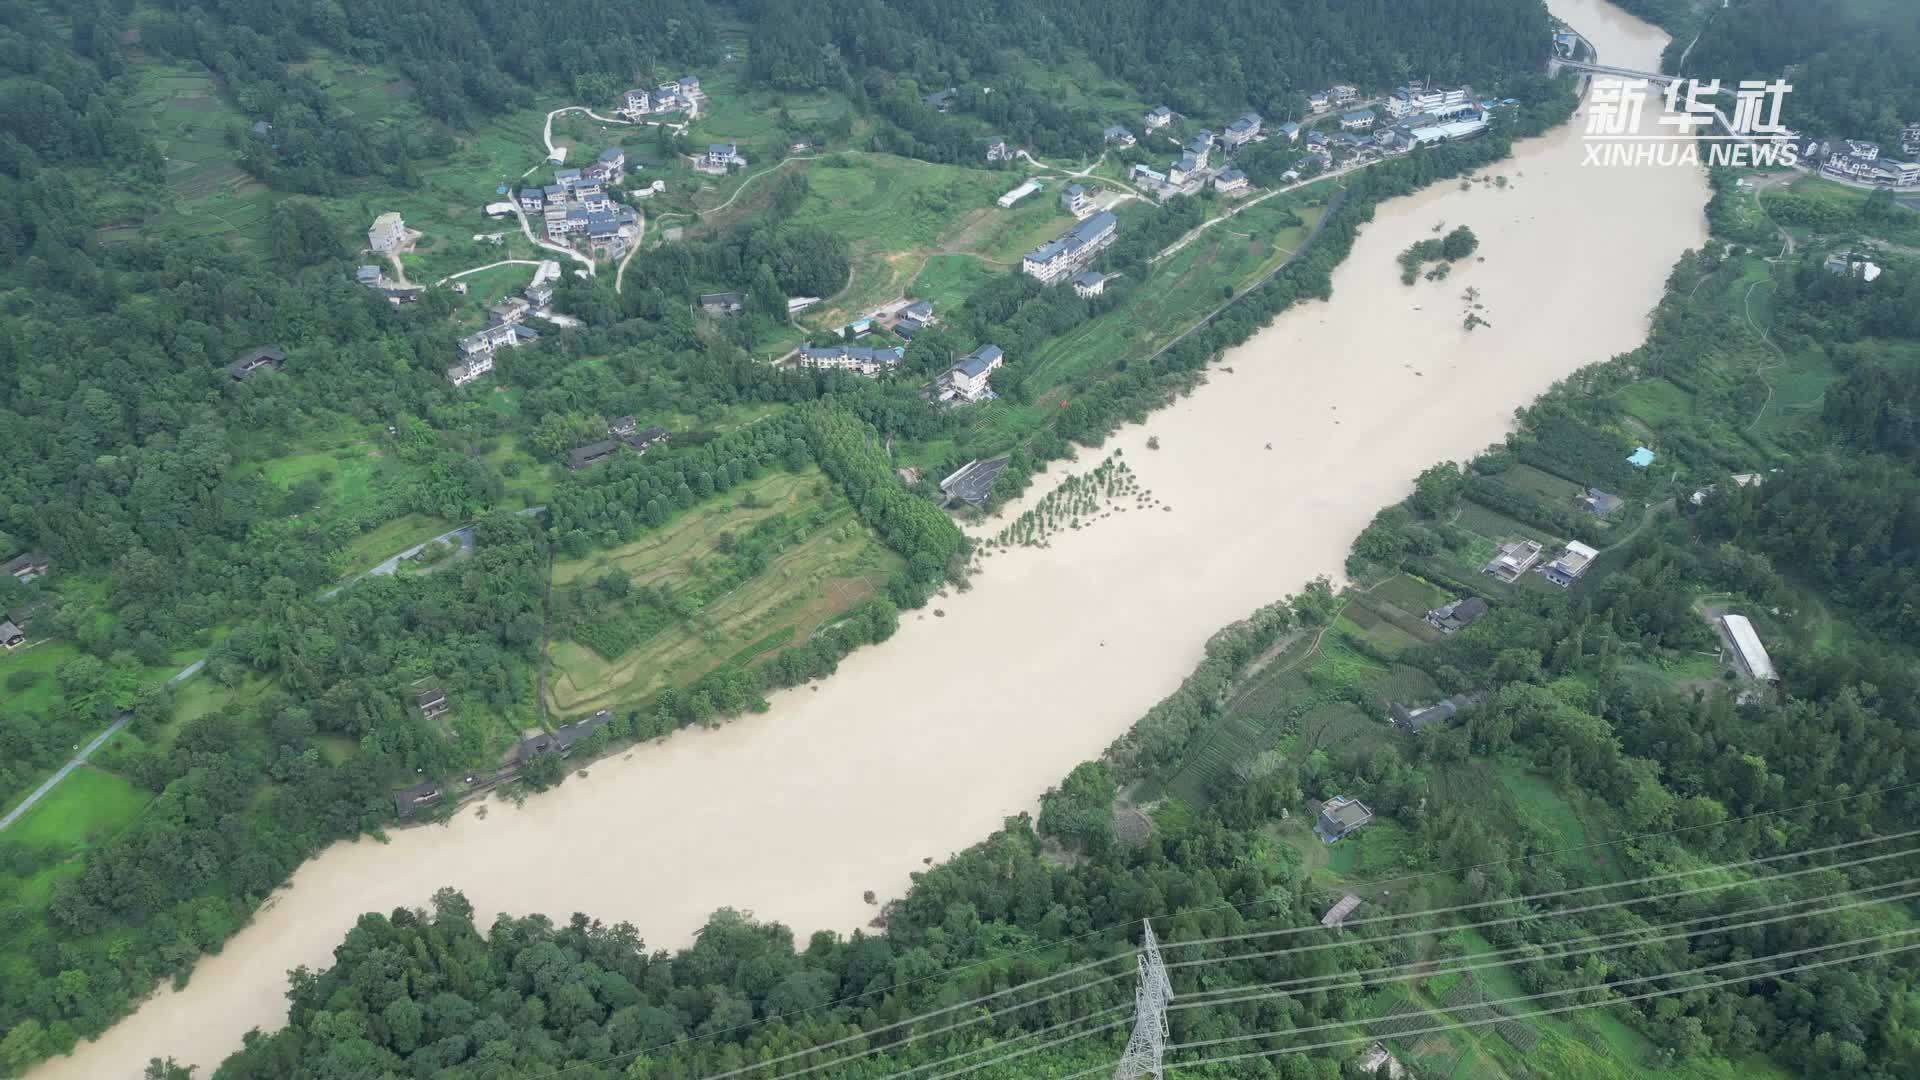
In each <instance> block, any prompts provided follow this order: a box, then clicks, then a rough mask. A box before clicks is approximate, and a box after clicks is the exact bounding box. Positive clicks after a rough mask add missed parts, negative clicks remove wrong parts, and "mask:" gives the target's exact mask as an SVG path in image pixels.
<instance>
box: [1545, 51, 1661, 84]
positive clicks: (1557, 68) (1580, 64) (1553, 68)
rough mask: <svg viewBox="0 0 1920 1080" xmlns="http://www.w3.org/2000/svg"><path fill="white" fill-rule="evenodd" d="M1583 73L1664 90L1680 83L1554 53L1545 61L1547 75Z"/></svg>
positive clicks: (1659, 76) (1651, 74)
mask: <svg viewBox="0 0 1920 1080" xmlns="http://www.w3.org/2000/svg"><path fill="white" fill-rule="evenodd" d="M1567 70H1572V71H1584V72H1586V73H1587V74H1589V75H1611V76H1613V77H1614V78H1618V79H1645V80H1647V84H1648V85H1649V86H1659V87H1662V88H1664V87H1665V86H1666V85H1667V84H1668V83H1674V82H1679V81H1680V76H1678V75H1663V74H1661V73H1660V72H1658V71H1635V70H1633V69H1632V68H1623V67H1612V66H1610V65H1607V64H1594V63H1589V62H1587V61H1585V60H1569V59H1567V58H1566V57H1564V56H1561V55H1559V54H1558V53H1555V54H1554V55H1553V56H1552V57H1550V58H1549V59H1548V60H1547V74H1549V75H1558V74H1560V73H1561V72H1562V71H1567Z"/></svg>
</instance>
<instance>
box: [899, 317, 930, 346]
mask: <svg viewBox="0 0 1920 1080" xmlns="http://www.w3.org/2000/svg"><path fill="white" fill-rule="evenodd" d="M926 328H927V324H926V323H923V322H921V321H920V320H919V319H916V318H914V317H913V316H911V315H902V316H901V317H900V318H899V319H898V320H897V321H895V322H894V324H893V332H894V333H895V334H898V335H899V336H901V337H903V338H906V339H907V340H908V341H912V340H913V336H914V335H915V334H918V333H919V332H920V331H922V330H925V329H926Z"/></svg>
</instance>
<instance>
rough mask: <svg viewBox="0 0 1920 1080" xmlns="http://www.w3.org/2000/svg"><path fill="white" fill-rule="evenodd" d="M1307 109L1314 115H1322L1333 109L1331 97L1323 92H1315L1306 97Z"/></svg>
mask: <svg viewBox="0 0 1920 1080" xmlns="http://www.w3.org/2000/svg"><path fill="white" fill-rule="evenodd" d="M1307 108H1308V109H1310V110H1312V111H1313V112H1314V113H1316V114H1318V113H1323V112H1326V111H1327V110H1328V109H1331V108H1333V96H1332V95H1331V94H1328V93H1327V92H1326V91H1325V90H1315V91H1314V92H1313V93H1311V94H1308V95H1307Z"/></svg>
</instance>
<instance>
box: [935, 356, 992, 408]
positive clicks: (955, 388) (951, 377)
mask: <svg viewBox="0 0 1920 1080" xmlns="http://www.w3.org/2000/svg"><path fill="white" fill-rule="evenodd" d="M1005 362H1006V355H1005V354H1004V353H1002V352H1001V351H1000V346H998V345H982V346H980V347H979V348H977V349H975V350H973V351H972V352H970V353H968V354H967V355H965V356H963V357H961V358H960V359H959V361H958V362H956V363H955V364H954V365H953V366H952V367H951V368H948V369H947V371H946V373H945V374H944V375H942V376H940V380H939V381H940V400H942V401H953V400H956V399H957V400H961V401H984V400H991V399H992V398H993V390H992V389H991V388H990V387H989V386H988V376H989V375H991V374H992V373H993V370H994V369H995V368H997V367H999V366H1000V365H1001V364H1003V363H1005Z"/></svg>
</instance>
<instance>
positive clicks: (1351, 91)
mask: <svg viewBox="0 0 1920 1080" xmlns="http://www.w3.org/2000/svg"><path fill="white" fill-rule="evenodd" d="M1327 98H1328V100H1330V101H1332V102H1333V105H1334V107H1335V108H1339V107H1340V106H1342V105H1351V104H1353V103H1354V102H1356V101H1359V100H1360V88H1359V87H1357V86H1349V85H1347V84H1346V83H1335V84H1333V85H1332V86H1330V87H1328V88H1327Z"/></svg>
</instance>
